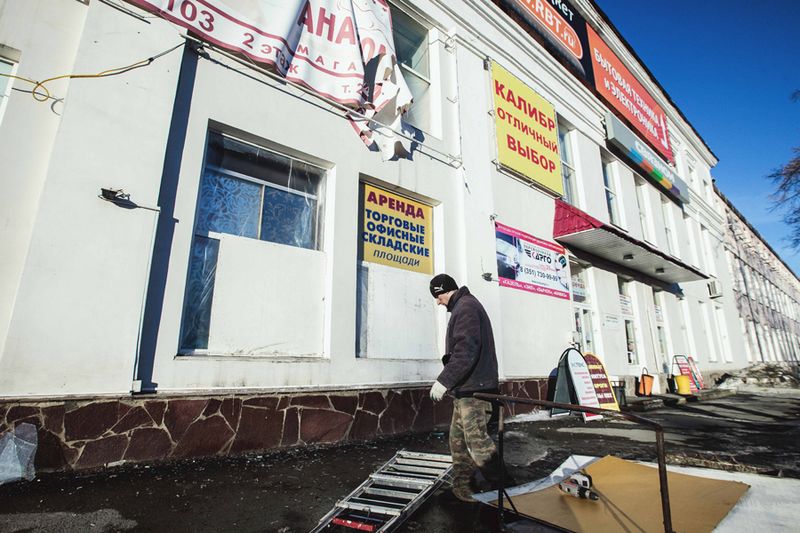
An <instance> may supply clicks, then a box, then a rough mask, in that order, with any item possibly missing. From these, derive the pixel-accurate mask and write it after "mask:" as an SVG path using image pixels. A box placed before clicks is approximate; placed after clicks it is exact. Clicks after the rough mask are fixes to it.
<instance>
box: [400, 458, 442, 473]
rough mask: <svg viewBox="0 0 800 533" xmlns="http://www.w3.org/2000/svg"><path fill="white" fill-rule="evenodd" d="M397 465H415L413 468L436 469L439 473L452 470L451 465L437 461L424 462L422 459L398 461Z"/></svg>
mask: <svg viewBox="0 0 800 533" xmlns="http://www.w3.org/2000/svg"><path fill="white" fill-rule="evenodd" d="M397 464H400V465H413V466H425V467H428V468H435V469H436V470H439V471H444V470H447V469H448V468H450V463H437V462H436V461H424V460H422V459H402V458H401V459H398V460H397Z"/></svg>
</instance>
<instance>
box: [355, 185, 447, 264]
mask: <svg viewBox="0 0 800 533" xmlns="http://www.w3.org/2000/svg"><path fill="white" fill-rule="evenodd" d="M363 185H364V213H363V219H364V223H363V226H362V228H361V244H362V247H363V248H362V250H363V255H362V258H363V259H364V261H369V262H370V263H378V264H380V265H387V266H393V267H397V268H402V269H405V270H411V271H412V272H420V273H422V274H433V233H432V229H433V225H432V223H431V221H432V217H433V208H432V207H431V206H429V205H426V204H423V203H422V202H418V201H416V200H412V199H410V198H408V197H406V196H400V195H399V194H395V193H391V192H388V191H384V190H383V189H378V188H377V187H373V186H372V185H369V184H366V183H364V184H363Z"/></svg>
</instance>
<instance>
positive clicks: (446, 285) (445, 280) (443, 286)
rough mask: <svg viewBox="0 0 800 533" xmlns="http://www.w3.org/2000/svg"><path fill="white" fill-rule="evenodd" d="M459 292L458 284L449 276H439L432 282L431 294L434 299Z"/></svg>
mask: <svg viewBox="0 0 800 533" xmlns="http://www.w3.org/2000/svg"><path fill="white" fill-rule="evenodd" d="M457 290H458V283H456V280H454V279H453V278H451V277H450V276H448V275H447V274H438V275H436V276H434V277H433V279H432V280H431V294H432V295H433V297H434V298H436V297H437V296H439V295H440V294H444V293H446V292H450V291H457Z"/></svg>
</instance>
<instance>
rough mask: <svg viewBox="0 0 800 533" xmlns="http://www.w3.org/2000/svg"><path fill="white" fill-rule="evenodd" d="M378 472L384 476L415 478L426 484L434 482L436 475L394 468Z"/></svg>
mask: <svg viewBox="0 0 800 533" xmlns="http://www.w3.org/2000/svg"><path fill="white" fill-rule="evenodd" d="M379 473H380V474H383V475H385V476H396V477H402V478H406V479H416V480H418V481H421V482H423V483H428V484H430V483H434V482H435V481H436V479H437V476H432V475H431V474H416V473H414V472H402V471H396V470H381V471H380V472H379Z"/></svg>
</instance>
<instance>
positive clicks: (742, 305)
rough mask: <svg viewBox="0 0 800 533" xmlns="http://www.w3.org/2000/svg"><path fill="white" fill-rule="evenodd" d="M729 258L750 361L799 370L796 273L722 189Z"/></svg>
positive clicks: (798, 300)
mask: <svg viewBox="0 0 800 533" xmlns="http://www.w3.org/2000/svg"><path fill="white" fill-rule="evenodd" d="M716 193H717V195H718V196H719V198H720V202H721V204H722V205H723V209H724V212H725V218H726V222H727V223H726V232H725V258H726V265H727V268H728V271H729V275H730V279H731V282H732V283H733V293H734V299H735V301H736V308H737V310H738V314H739V321H740V329H741V330H742V331H743V332H744V337H745V344H744V350H745V356H746V358H747V362H748V363H780V364H784V365H788V366H789V367H791V368H793V369H794V371H795V372H796V371H797V367H798V359H797V354H798V332H800V330H798V302H800V290H799V289H800V286H798V280H797V276H795V274H794V272H792V270H791V268H789V267H788V265H786V264H785V263H784V262H783V261H782V260H781V258H780V257H779V256H778V254H776V253H775V251H774V250H773V249H772V247H771V246H770V245H769V244H767V242H766V241H764V239H762V238H761V235H760V234H759V233H758V231H756V230H755V228H753V227H752V226H751V225H750V224H749V223H748V222H747V220H746V219H745V218H744V216H742V214H741V213H740V212H739V211H738V210H737V209H736V207H734V205H733V204H732V203H731V202H730V201H729V200H728V199H727V198H726V197H725V195H724V194H722V192H721V191H719V189H716Z"/></svg>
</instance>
